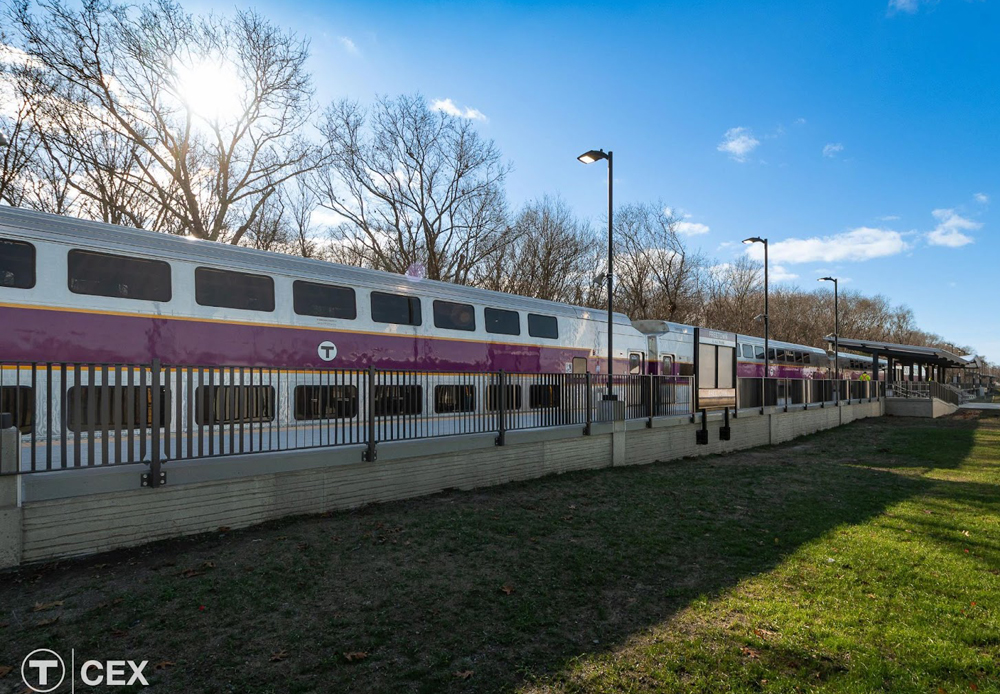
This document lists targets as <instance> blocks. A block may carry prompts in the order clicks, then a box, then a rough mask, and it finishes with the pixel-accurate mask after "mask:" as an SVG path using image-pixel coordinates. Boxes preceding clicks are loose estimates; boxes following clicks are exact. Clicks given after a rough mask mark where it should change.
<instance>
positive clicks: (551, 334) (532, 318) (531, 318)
mask: <svg viewBox="0 0 1000 694" xmlns="http://www.w3.org/2000/svg"><path fill="white" fill-rule="evenodd" d="M528 334H529V335H531V336H532V337H546V338H549V339H551V340H556V339H558V338H559V323H558V321H556V317H555V316H540V315H538V314H537V313H529V314H528Z"/></svg>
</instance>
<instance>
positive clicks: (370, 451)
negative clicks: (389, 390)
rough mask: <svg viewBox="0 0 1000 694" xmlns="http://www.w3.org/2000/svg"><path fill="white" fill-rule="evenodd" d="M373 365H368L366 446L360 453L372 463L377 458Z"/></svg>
mask: <svg viewBox="0 0 1000 694" xmlns="http://www.w3.org/2000/svg"><path fill="white" fill-rule="evenodd" d="M376 373H377V372H376V370H375V367H374V366H369V367H368V388H367V389H366V390H367V391H368V448H367V449H365V452H364V454H363V455H362V460H364V461H365V462H366V463H374V462H375V461H376V460H377V459H378V448H377V445H378V441H377V439H376V436H375V375H376Z"/></svg>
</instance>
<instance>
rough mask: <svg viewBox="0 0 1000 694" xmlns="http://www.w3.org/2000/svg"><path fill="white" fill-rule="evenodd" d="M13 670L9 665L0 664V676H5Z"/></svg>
mask: <svg viewBox="0 0 1000 694" xmlns="http://www.w3.org/2000/svg"><path fill="white" fill-rule="evenodd" d="M13 671H14V668H12V667H11V666H10V665H0V678H3V677H6V676H7V675H9V674H10V673H12V672H13Z"/></svg>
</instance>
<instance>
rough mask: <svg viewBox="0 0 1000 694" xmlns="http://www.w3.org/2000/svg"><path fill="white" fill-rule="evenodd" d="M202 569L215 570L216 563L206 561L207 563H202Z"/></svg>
mask: <svg viewBox="0 0 1000 694" xmlns="http://www.w3.org/2000/svg"><path fill="white" fill-rule="evenodd" d="M201 568H203V569H214V568H215V562H214V561H206V562H204V563H202V565H201Z"/></svg>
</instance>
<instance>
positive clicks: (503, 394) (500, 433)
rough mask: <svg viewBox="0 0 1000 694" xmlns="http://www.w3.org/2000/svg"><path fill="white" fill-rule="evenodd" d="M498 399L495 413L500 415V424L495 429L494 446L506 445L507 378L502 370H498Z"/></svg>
mask: <svg viewBox="0 0 1000 694" xmlns="http://www.w3.org/2000/svg"><path fill="white" fill-rule="evenodd" d="M498 375H499V381H500V386H499V388H500V397H499V398H498V408H497V411H498V412H499V413H500V423H499V426H498V427H497V439H496V445H498V446H505V445H507V378H506V374H505V373H504V370H503V369H500V373H499V374H498Z"/></svg>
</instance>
